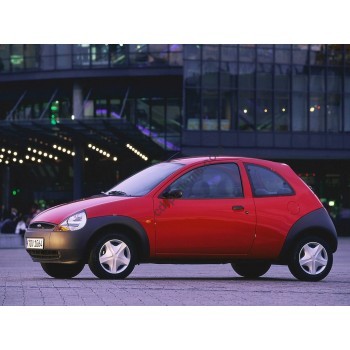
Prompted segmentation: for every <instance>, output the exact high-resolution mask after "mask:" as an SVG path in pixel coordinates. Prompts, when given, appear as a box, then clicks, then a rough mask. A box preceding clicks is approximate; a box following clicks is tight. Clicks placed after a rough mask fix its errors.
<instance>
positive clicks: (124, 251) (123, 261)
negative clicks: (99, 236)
mask: <svg viewBox="0 0 350 350" xmlns="http://www.w3.org/2000/svg"><path fill="white" fill-rule="evenodd" d="M130 259H131V253H130V249H129V247H128V246H127V245H126V244H125V243H124V242H122V241H120V240H118V239H112V240H110V241H108V242H106V243H105V244H104V245H103V246H102V247H101V249H100V253H99V261H100V264H101V266H102V267H103V269H104V270H105V271H107V272H109V273H111V274H118V273H121V272H123V271H124V270H125V269H126V268H127V267H128V265H129V263H130Z"/></svg>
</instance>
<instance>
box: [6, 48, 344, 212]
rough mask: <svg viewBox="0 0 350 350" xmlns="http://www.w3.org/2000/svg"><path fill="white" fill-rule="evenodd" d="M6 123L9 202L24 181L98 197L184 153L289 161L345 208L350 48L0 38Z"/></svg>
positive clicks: (27, 187) (53, 193) (42, 195)
mask: <svg viewBox="0 0 350 350" xmlns="http://www.w3.org/2000/svg"><path fill="white" fill-rule="evenodd" d="M0 128H1V131H0V157H1V155H2V157H1V158H0V161H1V163H0V167H2V175H1V176H2V183H3V189H2V202H3V203H5V204H6V205H10V204H12V203H13V204H17V203H16V198H20V197H19V195H17V194H16V196H17V197H16V196H12V194H11V189H13V190H12V191H15V190H16V189H17V187H18V189H19V190H21V189H23V190H22V191H24V192H26V191H28V193H27V195H26V197H27V198H28V196H29V197H30V196H31V200H32V201H39V200H42V201H44V202H45V203H47V204H52V203H54V202H60V201H63V200H70V199H72V198H75V197H76V198H77V197H80V196H84V195H90V194H92V193H96V192H97V191H100V190H106V189H107V188H108V187H109V186H112V185H113V184H114V182H116V181H117V180H118V179H120V178H123V177H125V176H128V175H129V174H131V173H132V172H133V171H136V170H138V169H140V168H142V167H145V166H147V165H149V164H151V163H152V162H156V161H160V160H163V159H166V158H167V157H169V156H171V155H173V154H175V153H177V152H180V153H179V154H182V155H186V156H187V155H188V156H190V155H199V154H200V155H202V154H210V155H219V154H225V155H244V156H252V157H261V158H265V159H272V160H278V161H283V162H286V163H288V164H290V165H291V166H292V167H293V169H294V170H295V171H296V172H297V173H298V174H300V176H301V177H302V178H303V179H304V180H305V181H307V182H308V183H309V184H310V185H312V186H313V187H314V188H315V191H316V192H317V194H318V195H319V196H320V197H321V198H322V200H323V201H324V203H325V204H326V205H330V210H331V212H332V215H333V216H334V217H337V216H339V215H346V212H347V211H346V209H347V208H350V176H349V175H348V172H347V170H346V169H347V168H349V163H350V137H349V132H350V45H322V44H318V45H305V44H303V45H194V44H193V45H192V44H191V45H180V44H173V45H170V44H169V45H165V44H162V45H161V44H159V45H145V44H142V45H141V44H140V45H117V44H116V45H93V44H85V45H18V44H17V45H0ZM35 140H36V141H35ZM40 142H41V143H40ZM39 145H41V148H42V149H41V150H40V152H42V154H44V153H47V154H48V156H49V155H50V154H51V153H52V154H51V155H52V158H48V156H47V157H41V158H38V157H37V155H38V153H37V154H36V155H35V154H33V150H34V149H35V150H36V151H37V152H39ZM53 146H56V148H53ZM11 147H12V148H11ZM58 147H60V148H61V150H63V149H66V152H63V153H62V152H59V151H58ZM93 147H94V148H93ZM97 148H98V149H99V151H96V149H97ZM28 149H31V150H30V151H29V150H28ZM1 150H4V151H3V152H2V151H1ZM67 150H69V151H70V154H67ZM101 150H102V152H100V151H101ZM8 151H11V152H12V153H11V154H10V153H8ZM49 151H51V153H50V152H49ZM13 152H16V153H17V154H18V155H19V154H21V156H22V158H23V159H17V158H18V157H17V158H15V157H13V156H12V155H13ZM73 152H74V156H72V153H73ZM103 152H105V154H103ZM107 155H109V157H107ZM26 156H28V157H29V158H28V159H26ZM55 157H57V159H55ZM32 158H34V159H35V160H34V161H32ZM14 159H16V161H14ZM38 159H40V163H38ZM113 159H114V160H113ZM19 160H22V163H19ZM6 162H7V163H6ZM33 164H35V166H33ZM21 169H22V170H21ZM23 169H25V171H23ZM28 179H30V180H29V181H28ZM28 182H29V184H28ZM4 184H6V185H4ZM8 189H10V194H9V190H8ZM5 192H6V193H5ZM14 197H16V198H14ZM18 201H19V199H18ZM10 202H11V203H10ZM344 213H345V214H344Z"/></svg>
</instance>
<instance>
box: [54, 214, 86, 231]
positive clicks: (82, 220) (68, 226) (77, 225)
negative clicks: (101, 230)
mask: <svg viewBox="0 0 350 350" xmlns="http://www.w3.org/2000/svg"><path fill="white" fill-rule="evenodd" d="M85 224H86V214H85V211H84V210H82V211H79V212H78V213H75V214H73V215H71V216H70V217H68V218H67V219H65V220H64V221H62V222H61V223H60V224H59V225H57V226H56V227H55V229H54V231H77V230H80V229H81V228H83V227H84V226H85Z"/></svg>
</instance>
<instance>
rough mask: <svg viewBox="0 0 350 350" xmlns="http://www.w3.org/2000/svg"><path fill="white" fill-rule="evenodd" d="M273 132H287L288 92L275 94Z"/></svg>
mask: <svg viewBox="0 0 350 350" xmlns="http://www.w3.org/2000/svg"><path fill="white" fill-rule="evenodd" d="M274 118H275V131H277V132H283V131H289V124H290V100H289V93H288V92H279V91H277V92H275V109H274Z"/></svg>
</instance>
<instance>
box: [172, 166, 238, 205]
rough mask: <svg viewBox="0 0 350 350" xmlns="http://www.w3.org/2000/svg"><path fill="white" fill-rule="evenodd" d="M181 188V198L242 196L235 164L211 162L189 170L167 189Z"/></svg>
mask: <svg viewBox="0 0 350 350" xmlns="http://www.w3.org/2000/svg"><path fill="white" fill-rule="evenodd" d="M176 189H177V190H181V191H182V193H183V194H182V198H184V199H190V198H193V199H196V198H237V197H243V190H242V182H241V177H240V173H239V169H238V166H237V164H235V163H224V164H212V165H206V166H202V167H199V168H197V169H194V170H191V171H189V172H188V173H186V174H185V175H183V176H181V177H180V178H179V179H177V180H176V181H175V182H173V183H172V184H171V185H170V186H169V187H168V189H167V191H171V190H176Z"/></svg>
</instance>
